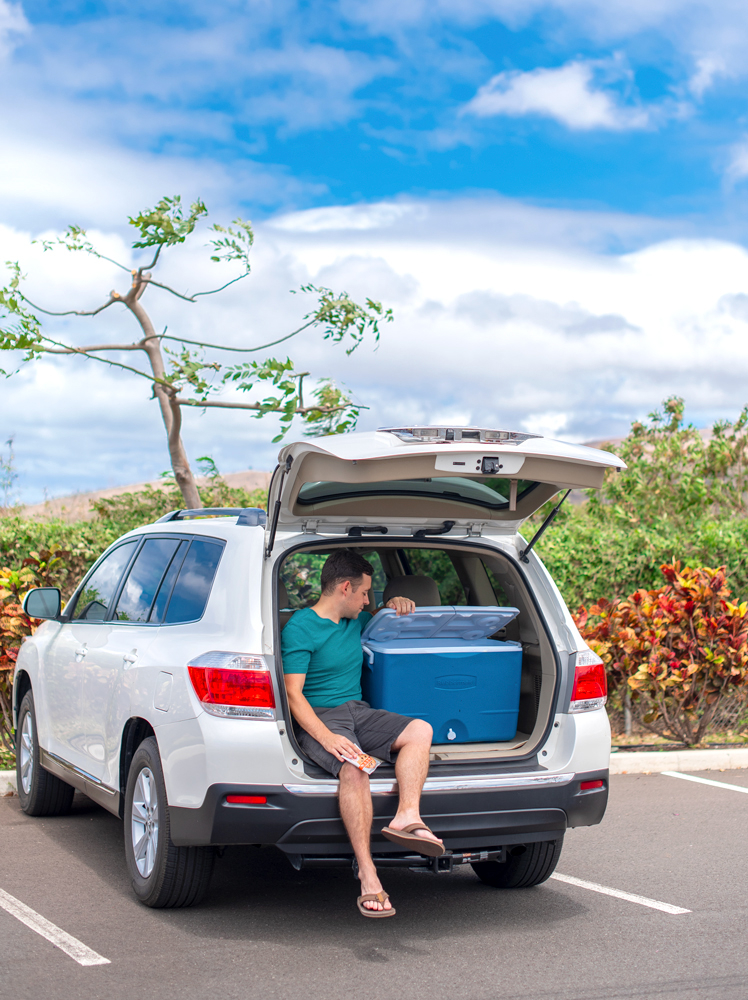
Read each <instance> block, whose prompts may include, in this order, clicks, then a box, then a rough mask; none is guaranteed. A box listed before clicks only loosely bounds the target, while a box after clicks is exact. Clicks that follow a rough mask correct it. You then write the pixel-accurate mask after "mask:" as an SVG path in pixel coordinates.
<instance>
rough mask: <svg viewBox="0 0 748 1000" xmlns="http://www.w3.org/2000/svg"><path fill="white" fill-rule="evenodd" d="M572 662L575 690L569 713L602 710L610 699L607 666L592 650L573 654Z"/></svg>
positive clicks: (583, 650) (572, 693)
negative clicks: (606, 674)
mask: <svg viewBox="0 0 748 1000" xmlns="http://www.w3.org/2000/svg"><path fill="white" fill-rule="evenodd" d="M570 660H571V662H570V666H572V667H573V669H574V689H573V691H572V692H571V704H570V705H569V712H572V713H578V712H593V711H594V710H595V709H597V708H602V707H603V705H604V704H605V702H606V701H607V698H608V680H607V677H606V676H605V664H604V663H603V661H602V660H601V659H600V657H599V656H598V655H597V653H593V652H592V650H591V649H582V650H579V651H577V652H576V653H573V654H572V656H571V658H570Z"/></svg>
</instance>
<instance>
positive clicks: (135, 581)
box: [114, 538, 179, 622]
mask: <svg viewBox="0 0 748 1000" xmlns="http://www.w3.org/2000/svg"><path fill="white" fill-rule="evenodd" d="M178 548H179V539H178V538H147V539H146V540H145V542H144V543H143V547H142V548H141V550H140V552H138V557H137V559H136V560H135V562H134V563H133V565H132V568H131V569H130V572H129V574H128V576H127V580H125V585H124V587H123V588H122V593H121V594H120V596H119V600H118V601H117V607H116V609H115V612H114V617H115V618H116V619H117V621H120V622H146V621H148V613H149V612H150V610H151V604H152V603H153V598H154V597H155V595H156V590H157V589H158V585H159V584H160V583H161V580H162V578H163V575H164V573H165V572H166V569H167V567H168V566H169V563H170V561H171V559H172V556H173V555H174V553H175V552H176V551H177V549H178Z"/></svg>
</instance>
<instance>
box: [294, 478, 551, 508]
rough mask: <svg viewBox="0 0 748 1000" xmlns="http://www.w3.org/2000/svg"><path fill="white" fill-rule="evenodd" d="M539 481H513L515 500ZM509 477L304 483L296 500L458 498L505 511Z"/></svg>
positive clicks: (312, 502) (306, 503) (305, 504)
mask: <svg viewBox="0 0 748 1000" xmlns="http://www.w3.org/2000/svg"><path fill="white" fill-rule="evenodd" d="M538 485H539V483H536V482H531V481H530V480H527V479H518V480H517V499H518V500H521V499H522V498H523V497H526V496H527V494H528V493H531V492H532V491H533V490H534V489H535V488H536V487H537V486H538ZM510 490H511V480H509V479H495V478H489V477H486V476H476V477H475V478H474V479H461V478H460V477H455V476H445V477H444V478H439V479H393V480H387V481H382V482H376V483H332V482H316V483H305V484H304V485H303V486H302V487H301V489H300V490H299V496H298V498H297V501H296V502H297V503H298V504H299V505H301V506H302V507H303V506H309V505H311V504H317V503H325V502H327V501H330V500H345V499H356V498H362V497H433V498H434V499H435V500H458V501H461V502H463V503H469V504H474V505H476V506H478V507H485V508H487V509H488V510H508V509H509V492H510Z"/></svg>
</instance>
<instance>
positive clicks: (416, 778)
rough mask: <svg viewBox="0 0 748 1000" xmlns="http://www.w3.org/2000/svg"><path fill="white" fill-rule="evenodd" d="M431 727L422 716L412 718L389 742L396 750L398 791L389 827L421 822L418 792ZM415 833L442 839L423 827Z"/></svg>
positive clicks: (426, 769)
mask: <svg viewBox="0 0 748 1000" xmlns="http://www.w3.org/2000/svg"><path fill="white" fill-rule="evenodd" d="M433 735H434V731H433V729H432V728H431V726H430V725H429V724H428V722H424V721H423V719H414V720H413V721H412V722H411V723H409V724H408V725H407V726H406V727H405V729H403V731H402V733H400V735H399V736H398V738H397V739H396V740H395V742H394V743H393V744H392V749H393V750H396V751H397V760H396V762H395V775H396V776H397V787H398V791H399V793H400V804H399V806H398V809H397V814H396V816H395V818H394V819H393V820H392V822H391V823H390V824H389V826H390V827H391V829H393V830H402V829H404V828H405V827H406V826H410V825H411V824H412V823H420V822H421V792H422V791H423V784H424V782H425V781H426V776H427V774H428V773H429V751H430V750H431V738H432V736H433ZM413 832H414V833H416V834H417V835H418V836H419V837H424V838H425V839H427V840H435V841H436V842H437V843H439V844H441V843H442V841H441V840H440V839H439V838H438V837H435V836H434V835H433V834H432V833H430V832H429V831H428V830H427V829H426V827H422V828H421V829H420V830H418V829H417V830H414V831H413Z"/></svg>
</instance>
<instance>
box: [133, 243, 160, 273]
mask: <svg viewBox="0 0 748 1000" xmlns="http://www.w3.org/2000/svg"><path fill="white" fill-rule="evenodd" d="M162 249H163V243H160V244H159V245H158V246H157V247H156V253H155V254H154V257H153V260H152V261H151V262H150V264H146V265H145V267H140V268H138V274H139V275H141V276H142V274H143V272H144V271H151V270H153V268H154V267H155V266H156V263H157V262H158V258H159V254H160V253H161V250H162Z"/></svg>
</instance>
